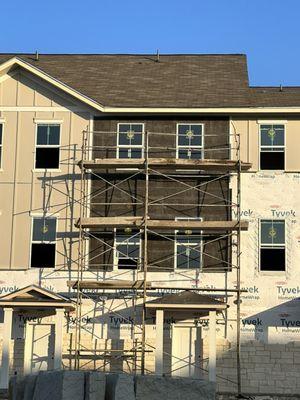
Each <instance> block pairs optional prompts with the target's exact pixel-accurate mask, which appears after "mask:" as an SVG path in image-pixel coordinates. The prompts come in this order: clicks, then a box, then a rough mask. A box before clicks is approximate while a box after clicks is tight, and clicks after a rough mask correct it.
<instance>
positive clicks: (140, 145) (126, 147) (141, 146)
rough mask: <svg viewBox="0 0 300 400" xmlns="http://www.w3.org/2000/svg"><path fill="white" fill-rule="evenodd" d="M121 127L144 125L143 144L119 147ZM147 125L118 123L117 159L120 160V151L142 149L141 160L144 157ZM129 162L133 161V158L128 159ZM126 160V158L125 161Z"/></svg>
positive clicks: (142, 123)
mask: <svg viewBox="0 0 300 400" xmlns="http://www.w3.org/2000/svg"><path fill="white" fill-rule="evenodd" d="M120 125H142V127H143V128H142V129H143V130H142V144H139V145H132V146H130V145H126V144H124V145H119V134H120ZM144 147H145V123H144V122H118V124H117V149H116V150H117V151H116V158H117V159H119V155H120V153H119V151H120V149H141V150H142V151H141V158H143V157H144V150H145V148H144ZM128 159H129V160H131V158H129V157H128ZM124 160H126V158H125V159H124Z"/></svg>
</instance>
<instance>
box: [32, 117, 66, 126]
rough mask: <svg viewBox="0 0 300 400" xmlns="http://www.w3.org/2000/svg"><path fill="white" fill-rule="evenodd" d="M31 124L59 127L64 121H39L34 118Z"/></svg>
mask: <svg viewBox="0 0 300 400" xmlns="http://www.w3.org/2000/svg"><path fill="white" fill-rule="evenodd" d="M33 122H34V123H35V124H37V125H39V124H41V125H61V124H62V123H63V122H64V120H63V119H39V118H34V119H33Z"/></svg>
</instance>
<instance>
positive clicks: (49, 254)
mask: <svg viewBox="0 0 300 400" xmlns="http://www.w3.org/2000/svg"><path fill="white" fill-rule="evenodd" d="M55 251H56V218H55V217H34V218H33V221H32V240H31V263H30V265H31V267H32V268H54V267H55Z"/></svg>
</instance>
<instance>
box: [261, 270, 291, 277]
mask: <svg viewBox="0 0 300 400" xmlns="http://www.w3.org/2000/svg"><path fill="white" fill-rule="evenodd" d="M258 272H259V275H261V276H274V277H275V276H285V275H286V273H287V272H286V271H258Z"/></svg>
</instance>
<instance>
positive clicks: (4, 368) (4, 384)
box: [0, 308, 13, 389]
mask: <svg viewBox="0 0 300 400" xmlns="http://www.w3.org/2000/svg"><path fill="white" fill-rule="evenodd" d="M3 311H4V324H3V344H2V364H1V372H0V389H7V388H8V382H9V360H10V344H11V332H12V323H13V309H12V308H4V309H3Z"/></svg>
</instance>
